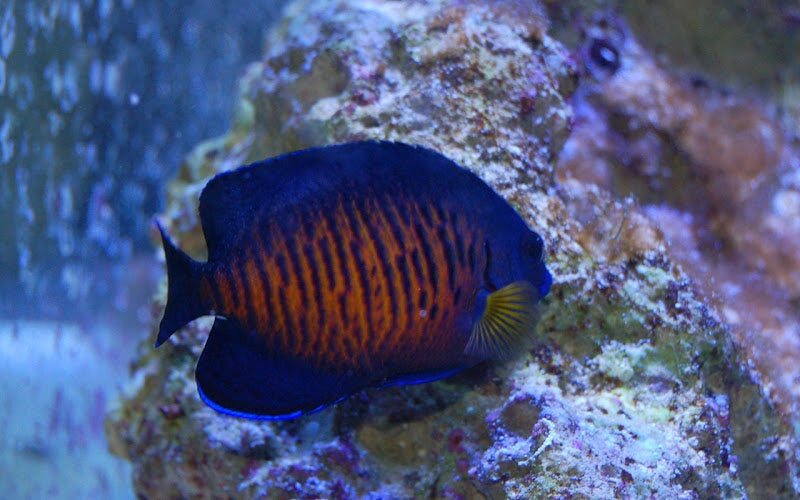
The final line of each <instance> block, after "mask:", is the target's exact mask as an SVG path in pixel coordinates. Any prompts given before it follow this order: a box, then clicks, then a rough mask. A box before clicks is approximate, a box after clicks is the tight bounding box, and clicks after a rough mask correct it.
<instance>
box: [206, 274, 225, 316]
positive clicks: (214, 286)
mask: <svg viewBox="0 0 800 500" xmlns="http://www.w3.org/2000/svg"><path fill="white" fill-rule="evenodd" d="M210 276H213V280H214V282H213V283H211V295H212V296H213V300H214V304H213V309H214V314H215V315H216V314H221V311H222V310H223V309H225V298H224V297H223V296H222V290H220V279H219V278H220V276H221V273H220V271H219V268H217V269H215V270H214V272H213V273H210Z"/></svg>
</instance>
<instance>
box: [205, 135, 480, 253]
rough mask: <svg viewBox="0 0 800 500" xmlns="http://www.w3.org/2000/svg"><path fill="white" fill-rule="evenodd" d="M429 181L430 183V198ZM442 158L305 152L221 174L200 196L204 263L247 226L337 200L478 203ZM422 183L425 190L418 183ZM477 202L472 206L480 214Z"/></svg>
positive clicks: (423, 153)
mask: <svg viewBox="0 0 800 500" xmlns="http://www.w3.org/2000/svg"><path fill="white" fill-rule="evenodd" d="M427 179H436V180H437V181H439V182H440V183H439V184H437V185H435V186H434V188H435V189H436V192H435V193H433V192H430V193H426V192H423V191H424V189H428V190H430V189H431V186H430V185H431V183H430V182H425V181H426V180H427ZM476 180H477V179H476V178H475V176H474V175H473V174H472V173H470V172H469V171H467V170H465V169H463V168H461V167H459V166H458V165H456V164H455V163H454V162H452V161H451V160H449V159H447V158H446V157H444V156H443V155H441V154H439V153H437V152H435V151H431V150H429V149H425V148H423V147H418V146H410V145H408V144H403V143H397V142H372V141H367V142H354V143H347V144H339V145H335V146H324V147H320V148H314V149H307V150H304V151H297V152H294V153H289V154H285V155H282V156H277V157H275V158H270V159H267V160H264V161H262V162H258V163H253V164H251V165H247V166H243V167H240V168H238V169H236V170H232V171H230V172H224V173H221V174H219V175H217V176H216V177H214V178H213V179H212V180H211V181H209V183H208V185H207V186H206V187H205V189H203V193H202V194H201V196H200V220H201V221H202V224H203V232H204V234H205V236H206V243H207V245H208V253H209V259H210V260H211V259H213V258H214V256H216V255H220V254H222V253H224V251H225V250H226V249H227V248H229V246H230V245H232V242H234V241H236V239H237V238H239V237H241V236H242V235H243V234H244V232H245V231H248V230H252V227H253V224H255V223H258V221H259V220H266V218H269V217H277V218H281V217H286V215H287V213H290V212H291V210H286V209H287V207H293V206H306V205H308V204H311V203H314V204H316V205H317V206H323V207H324V206H325V204H326V203H333V202H335V200H334V199H332V198H334V197H335V195H336V194H338V193H347V195H348V196H361V195H364V194H365V193H366V192H367V189H365V188H366V187H367V186H368V187H369V190H370V191H371V192H372V193H380V192H385V193H390V194H391V195H395V194H396V193H400V192H405V193H414V195H415V196H420V197H423V196H425V195H427V194H434V195H435V196H437V197H441V196H442V194H443V193H444V192H447V190H457V189H458V188H459V187H463V186H465V185H468V186H469V188H470V189H472V191H470V192H474V191H477V192H478V193H480V194H481V195H482V196H486V197H488V196H490V189H489V188H488V187H487V186H485V185H483V183H481V182H476ZM420 181H423V182H420ZM481 199H482V198H481V196H479V197H478V199H476V200H475V201H476V205H477V206H479V207H480V206H482V203H480V201H481Z"/></svg>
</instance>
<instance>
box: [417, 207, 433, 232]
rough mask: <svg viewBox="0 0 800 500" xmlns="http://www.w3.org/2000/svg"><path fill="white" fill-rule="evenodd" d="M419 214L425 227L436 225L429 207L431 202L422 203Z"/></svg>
mask: <svg viewBox="0 0 800 500" xmlns="http://www.w3.org/2000/svg"><path fill="white" fill-rule="evenodd" d="M419 214H420V218H421V219H422V222H423V224H425V226H426V227H428V228H431V227H435V226H436V224H435V223H434V221H433V213H432V209H431V204H430V203H429V202H427V203H426V202H423V203H422V208H421V209H420V211H419Z"/></svg>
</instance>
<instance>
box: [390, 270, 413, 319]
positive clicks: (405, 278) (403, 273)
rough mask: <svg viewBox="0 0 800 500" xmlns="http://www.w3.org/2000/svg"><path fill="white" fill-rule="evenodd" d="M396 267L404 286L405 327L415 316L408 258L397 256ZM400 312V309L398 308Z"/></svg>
mask: <svg viewBox="0 0 800 500" xmlns="http://www.w3.org/2000/svg"><path fill="white" fill-rule="evenodd" d="M394 262H395V267H396V268H397V272H398V273H399V274H400V276H399V278H400V283H401V284H402V285H403V286H402V287H401V289H402V290H403V299H404V300H403V304H398V305H404V306H405V313H406V316H405V326H408V324H409V323H410V321H411V318H412V317H413V316H412V315H413V314H414V303H413V302H412V300H411V294H412V293H413V290H411V275H410V273H409V270H408V262H407V260H406V256H405V255H404V254H400V255H397V256H395V258H394ZM398 312H399V308H398Z"/></svg>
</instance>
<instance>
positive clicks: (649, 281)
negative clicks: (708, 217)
mask: <svg viewBox="0 0 800 500" xmlns="http://www.w3.org/2000/svg"><path fill="white" fill-rule="evenodd" d="M523 11H524V15H520V12H523ZM547 24H548V23H547V18H546V17H545V14H544V11H543V10H542V7H541V6H540V5H539V4H538V3H535V2H486V3H480V2H463V3H462V2H455V3H453V2H418V3H417V2H412V3H409V2H404V3H399V2H379V1H376V0H341V1H334V2H321V1H298V2H295V3H293V4H291V5H290V6H289V8H288V10H287V12H286V20H285V21H284V22H283V23H282V24H281V25H280V27H279V28H277V29H276V30H274V31H273V32H272V34H271V38H270V41H269V47H270V48H269V49H268V52H267V54H266V55H265V57H264V58H263V60H261V61H260V62H258V63H255V64H253V65H252V66H251V67H250V69H249V70H248V72H247V75H246V76H245V77H244V78H243V80H242V83H241V96H240V97H241V98H240V101H239V104H238V106H237V110H236V119H235V124H234V127H233V128H232V130H231V132H230V133H229V134H227V135H226V136H224V137H221V138H219V139H217V140H213V141H209V142H207V143H205V144H203V145H201V146H199V147H198V148H197V149H196V150H195V151H194V153H193V154H192V155H190V157H189V158H188V159H187V161H186V162H185V164H184V165H183V168H182V169H181V172H180V174H179V176H178V178H177V179H176V180H175V181H174V182H173V183H172V185H171V186H170V193H169V197H170V203H169V206H168V207H167V209H166V211H165V213H164V214H163V216H162V221H163V222H164V223H165V224H167V225H168V226H169V227H168V231H169V232H170V233H171V234H173V235H176V239H177V240H178V241H179V242H180V245H181V247H182V248H184V249H186V250H187V251H188V252H189V253H190V254H193V255H194V256H195V257H198V258H202V256H203V252H204V243H203V239H202V234H201V231H200V227H199V224H198V219H197V211H196V210H197V207H196V204H197V197H198V194H199V192H200V190H201V189H202V187H203V185H204V184H205V182H206V180H207V178H208V177H209V176H211V175H213V174H215V173H217V172H219V171H222V170H226V169H230V168H234V167H236V166H238V165H239V164H241V163H244V162H248V161H254V160H258V159H261V158H263V157H265V156H269V155H274V154H278V153H281V152H285V151H289V150H293V149H298V148H302V147H307V146H312V145H319V144H328V143H336V142H344V141H351V140H356V139H365V138H380V139H392V140H402V141H405V142H411V143H418V144H422V145H425V146H427V147H431V148H434V149H437V150H439V151H442V152H443V153H444V154H446V155H447V156H449V157H451V158H453V159H454V160H456V161H458V162H459V163H461V164H462V165H465V166H467V167H469V168H471V169H473V170H474V171H475V172H477V173H478V175H480V176H481V177H482V178H484V179H485V180H486V181H487V182H489V183H490V184H491V185H492V186H493V187H494V188H495V189H496V190H497V191H498V192H499V193H501V194H502V195H503V196H505V197H506V198H507V199H509V200H510V201H511V202H512V203H513V204H514V206H515V207H516V208H517V209H518V210H519V212H520V213H521V214H522V216H523V217H524V218H525V219H526V220H527V221H528V222H529V224H530V225H531V227H532V228H534V229H536V230H537V231H538V232H539V233H540V234H541V235H542V236H543V237H544V239H545V241H546V244H547V249H548V254H547V261H548V267H549V268H550V269H551V271H552V273H553V276H554V280H555V282H554V285H553V288H552V293H551V295H550V296H549V297H548V298H547V299H546V300H545V301H544V306H543V308H542V318H541V321H540V323H539V326H538V332H537V333H538V335H537V337H536V342H535V345H532V347H531V349H530V351H528V352H525V353H522V354H521V356H520V357H519V358H518V359H516V360H514V361H511V362H509V363H505V364H495V365H489V366H480V367H477V368H476V369H473V370H470V371H468V372H464V373H461V374H459V375H456V376H453V377H450V378H449V379H446V380H443V381H439V382H434V383H430V384H424V385H419V386H407V387H393V388H389V389H386V390H367V391H364V392H363V393H361V394H358V395H355V396H353V397H351V398H349V399H347V400H345V401H344V402H342V403H340V404H338V405H336V406H334V407H331V408H328V409H325V410H323V411H321V412H320V413H317V414H314V415H311V416H307V417H303V418H300V419H297V420H292V421H284V422H253V421H245V420H238V419H233V418H229V417H224V416H221V415H218V414H216V413H214V411H213V410H211V409H210V408H207V407H206V406H204V405H203V404H202V402H201V401H200V400H199V398H198V396H197V393H196V389H195V384H194V381H193V369H194V365H195V363H196V361H197V357H198V355H199V353H200V351H201V349H202V345H203V342H204V340H205V337H206V335H207V333H208V329H209V327H210V324H211V322H210V321H208V320H200V321H196V322H195V323H193V324H191V325H189V326H188V327H187V328H184V329H183V330H181V331H180V332H178V333H176V334H175V335H174V336H173V337H172V338H171V339H170V341H169V342H167V343H166V345H165V346H163V347H162V348H160V349H159V350H158V351H154V350H153V349H152V347H151V345H152V338H154V335H155V333H154V332H155V331H156V329H157V328H156V326H157V321H158V318H159V317H160V314H161V311H162V310H163V305H164V299H165V297H164V295H165V288H166V287H165V286H164V287H162V289H161V291H160V293H159V294H158V296H157V298H156V300H155V302H154V304H153V310H152V312H153V332H152V335H151V337H150V338H149V339H148V340H147V341H146V342H144V343H143V344H142V348H141V349H142V351H141V355H140V357H139V359H138V361H137V362H136V365H135V366H134V382H133V383H132V384H131V386H130V388H129V393H128V394H127V395H126V397H125V398H124V399H123V401H122V402H121V404H120V405H119V407H118V408H115V409H113V410H112V411H111V412H110V414H109V416H108V418H107V420H106V430H107V436H108V438H109V440H110V441H111V446H112V449H113V450H114V451H115V452H116V453H118V454H120V455H122V456H125V457H127V458H129V459H130V460H131V461H132V462H133V464H134V486H135V488H136V490H137V492H138V493H139V494H140V495H141V496H144V497H187V496H198V497H230V496H247V497H254V496H260V495H266V496H268V497H270V498H294V497H308V498H313V497H326V498H353V497H372V498H403V497H412V496H423V497H425V496H429V497H436V498H439V497H442V498H474V497H478V496H482V497H489V498H500V497H504V496H505V497H510V498H530V497H540V498H547V497H569V496H573V495H577V496H579V497H590V498H612V497H635V498H638V497H648V496H652V497H655V498H698V497H699V498H709V497H727V498H743V497H746V496H753V497H765V498H766V497H769V498H781V497H784V498H794V497H796V496H797V494H798V493H799V492H800V477H799V476H798V456H797V455H798V449H797V446H796V444H795V437H794V435H793V432H792V429H791V423H790V421H789V418H788V416H787V414H786V413H781V410H780V409H781V408H783V407H782V406H774V405H773V404H772V401H771V400H770V399H769V398H768V391H767V389H768V388H767V387H766V386H765V385H764V384H762V383H761V382H759V378H758V376H757V375H758V374H757V373H755V372H751V370H750V369H749V368H748V359H747V357H746V356H744V355H743V351H742V350H741V349H740V345H738V344H737V343H736V342H735V338H736V337H735V336H734V335H733V334H732V332H733V329H732V327H731V319H730V314H731V313H730V312H726V311H725V310H724V309H723V307H722V306H721V305H720V304H718V303H717V302H716V301H713V300H708V299H706V292H705V291H704V288H703V287H702V286H699V285H698V283H697V282H696V281H694V280H693V278H692V275H691V272H689V271H692V270H693V268H692V267H691V266H687V267H685V268H684V267H681V266H679V265H678V264H676V261H675V260H674V259H673V256H672V249H671V248H670V244H669V240H668V239H667V238H666V237H665V233H664V232H662V230H661V229H660V228H659V227H657V223H659V222H658V220H657V219H652V218H651V217H650V213H649V211H648V210H647V209H642V208H641V207H639V206H638V205H637V204H635V203H634V202H633V201H632V199H628V198H623V199H617V198H615V196H617V195H619V192H618V191H617V190H615V189H614V187H615V186H614V184H613V183H612V182H611V181H610V180H609V176H610V175H611V174H609V171H608V170H605V168H606V167H607V166H606V165H605V164H603V163H602V162H600V161H599V160H602V159H603V157H599V160H598V158H595V157H594V156H592V154H591V152H592V151H594V150H592V149H589V150H588V151H589V153H587V154H586V155H584V156H582V153H581V152H582V151H583V149H582V148H584V147H589V146H592V145H593V144H592V143H591V141H590V139H591V133H590V131H589V130H588V129H584V132H585V134H584V135H580V134H579V135H578V136H577V139H574V138H573V139H570V141H569V143H567V148H566V149H565V152H564V153H563V155H562V159H561V160H560V161H559V162H558V163H556V160H557V154H558V153H559V151H561V149H562V146H563V145H564V142H565V141H566V139H567V136H568V131H569V129H570V126H571V123H572V121H573V115H572V107H571V106H570V105H569V104H568V103H567V101H566V99H568V98H569V96H570V95H571V94H572V93H573V91H574V90H575V83H576V75H577V72H578V71H579V69H580V68H579V65H578V64H577V63H576V59H574V58H572V56H571V54H570V53H569V52H568V51H566V50H565V48H564V47H563V45H561V44H560V43H558V42H557V41H555V40H554V39H552V38H551V37H550V36H549V35H548V34H547V32H546V28H547ZM588 40H589V39H588V38H587V44H588V45H587V47H588V48H587V50H588V52H589V53H590V55H591V53H594V54H595V55H596V56H597V57H595V59H594V61H595V62H597V61H599V62H600V63H602V64H600V66H605V64H606V63H609V64H610V67H612V68H613V67H615V66H617V62H618V61H617V59H616V57H617V56H619V55H620V54H621V53H622V52H620V51H622V50H623V49H621V48H617V47H616V46H612V45H611V44H610V43H609V44H608V45H607V46H601V47H599V48H598V47H596V46H595V48H594V50H592V44H591V43H590V42H589V41H588ZM577 61H578V62H581V61H582V59H580V58H579V59H578V60H577ZM626 61H627V59H623V60H622V63H621V67H623V68H624V67H625V64H628V63H627V62H626ZM586 62H587V65H589V63H590V62H591V60H590V59H586ZM601 69H602V68H601ZM617 69H619V68H617ZM586 81H588V82H590V83H591V84H592V85H599V83H598V81H599V80H598V79H597V77H596V76H595V77H594V79H591V78H589V79H587V80H586ZM662 82H663V84H664V85H672V83H670V81H669V80H663V81H662ZM634 83H635V84H642V82H631V84H634ZM645 83H647V82H645ZM655 83H658V82H655ZM581 85H583V83H582V84H581ZM587 85H588V84H587ZM620 85H621V84H620ZM676 88H677V87H676ZM608 89H609V95H610V96H612V97H608V99H611V98H613V92H612V91H611V89H612V87H608ZM581 92H584V91H583V90H580V89H579V91H578V96H577V98H578V99H580V98H581ZM598 92H601V90H595V93H598ZM578 104H580V102H578ZM701 104H702V103H701ZM609 107H610V106H608V105H606V106H605V107H602V106H600V108H601V109H607V108H609ZM578 109H584V110H590V109H596V108H589V107H588V106H585V107H584V108H580V107H579V106H578ZM637 109H639V108H637ZM698 109H699V110H702V109H705V108H703V107H702V105H699V107H698ZM699 114H700V115H702V111H699ZM578 116H579V117H581V116H582V115H580V114H578ZM644 116H650V115H648V114H646V113H645V115H644ZM702 116H705V115H702ZM583 119H584V121H585V118H583ZM704 119H705V120H707V123H711V121H709V120H710V118H708V116H705V118H704ZM582 125H583V124H581V123H578V124H577V127H576V129H577V130H576V132H578V131H579V130H580V128H581V126H582ZM698 126H699V125H698ZM723 128H724V126H723ZM768 128H769V127H768V126H767V129H768ZM703 130H706V129H703ZM679 131H681V132H683V131H684V128H680V129H679ZM675 133H676V135H678V132H677V131H676V132H675ZM720 133H724V130H723V131H722V132H720ZM581 138H585V139H586V140H587V141H589V142H588V143H583V142H580V139H581ZM598 138H601V137H600V136H598ZM687 140H688V139H687ZM720 140H722V139H721V136H719V135H712V137H710V138H709V139H708V141H711V143H713V141H720ZM594 146H597V145H596V144H595V145H594ZM764 148H765V149H764V151H765V152H762V153H751V154H754V155H756V154H758V155H761V156H763V157H764V158H770V159H772V158H773V156H771V153H769V151H770V150H769V147H768V145H767V144H766V142H765V143H764ZM692 154H694V153H692ZM776 154H777V153H776ZM781 154H782V153H781ZM690 157H691V158H698V159H697V160H696V165H698V168H700V167H699V166H702V167H703V168H708V169H709V173H706V174H704V176H702V177H703V178H704V179H707V177H706V176H710V175H723V176H724V175H725V173H726V170H725V169H726V168H728V166H726V165H718V164H714V165H711V166H709V165H708V164H706V163H703V160H702V156H701V155H700V154H699V153H698V154H697V155H696V156H690ZM765 161H766V160H765ZM769 161H771V160H769ZM555 165H558V168H559V169H562V168H563V169H564V172H561V171H557V169H556V167H555ZM608 168H610V166H608ZM576 172H588V173H589V174H592V175H593V177H592V176H591V175H586V176H584V175H577V174H576ZM741 175H745V176H746V175H753V174H752V173H750V172H749V171H746V172H744V173H742V174H741ZM776 175H777V174H776ZM620 177H623V176H620ZM630 177H631V178H632V179H634V180H636V179H638V178H639V176H630ZM667 177H668V176H667ZM756 177H758V176H757V174H756ZM703 182H704V181H698V182H697V184H696V185H694V186H693V188H694V189H695V190H696V191H695V192H705V191H703V189H706V190H708V189H710V188H709V186H711V185H713V183H712V184H703ZM763 182H764V183H763V184H760V183H758V182H756V183H754V184H753V183H751V184H752V185H753V186H754V187H753V189H754V190H755V191H758V192H759V193H760V189H761V188H762V186H766V185H770V184H769V183H770V182H774V177H772V176H769V178H768V179H765V180H764V181H763ZM726 189H730V190H731V194H730V196H731V197H738V198H736V200H737V201H739V202H743V203H744V202H749V201H750V200H752V199H757V198H758V196H760V195H759V194H755V192H751V191H750V190H748V189H742V187H741V186H739V185H738V184H736V182H734V180H732V179H731V180H730V184H729V188H726ZM723 194H724V193H722V194H719V196H718V198H717V199H716V200H712V201H710V202H709V203H710V204H713V203H719V204H725V203H727V204H728V205H730V204H731V201H730V200H727V199H726V197H725V196H724V195H723ZM622 196H624V194H623V195H622ZM687 196H689V195H687ZM707 196H708V197H710V198H713V195H707ZM743 217H745V216H743ZM654 220H655V221H656V222H654ZM726 220H727V219H726ZM730 223H731V224H734V225H735V224H738V223H737V222H730ZM723 226H724V224H723ZM726 227H727V226H726ZM154 236H155V235H154ZM164 285H165V284H164Z"/></svg>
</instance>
